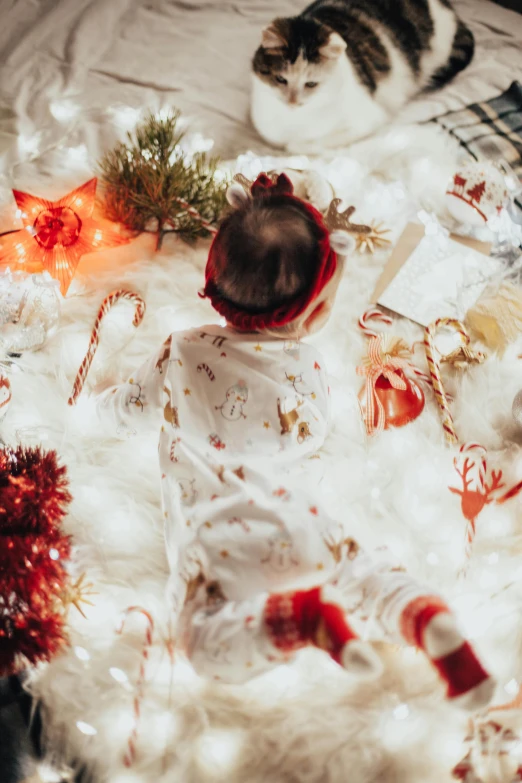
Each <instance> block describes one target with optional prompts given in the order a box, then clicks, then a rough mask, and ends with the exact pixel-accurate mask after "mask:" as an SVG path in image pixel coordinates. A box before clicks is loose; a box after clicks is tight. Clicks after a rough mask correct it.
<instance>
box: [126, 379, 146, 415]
mask: <svg viewBox="0 0 522 783" xmlns="http://www.w3.org/2000/svg"><path fill="white" fill-rule="evenodd" d="M129 383H130V385H131V386H133V387H135V392H134V394H131V395H130V397H129V400H128V404H129V405H135V406H136V408H139V409H140V411H142V410H143V408H144V402H143V397H142V395H143V390H142V388H141V386H140V384H139V383H135V382H134V381H133V379H132V378H131V379H130V380H129Z"/></svg>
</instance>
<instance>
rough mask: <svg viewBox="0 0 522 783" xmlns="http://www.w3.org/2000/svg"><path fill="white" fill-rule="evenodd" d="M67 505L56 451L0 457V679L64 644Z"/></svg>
mask: <svg viewBox="0 0 522 783" xmlns="http://www.w3.org/2000/svg"><path fill="white" fill-rule="evenodd" d="M70 501H71V495H70V494H69V492H68V482H67V478H66V469H65V467H61V466H59V465H58V460H57V455H56V453H55V452H54V451H49V452H42V451H41V450H40V449H39V448H27V449H26V448H23V447H18V448H17V449H15V450H6V451H4V452H0V676H5V675H8V674H12V673H14V672H16V671H19V670H21V669H23V668H25V667H26V666H27V665H28V664H37V663H39V662H41V661H48V660H49V659H50V658H51V657H52V656H53V655H54V654H55V653H56V652H57V651H58V650H59V649H60V648H61V647H62V646H63V644H65V642H66V630H65V616H66V610H65V603H64V598H65V597H66V595H67V588H68V584H69V575H68V572H67V570H66V561H67V560H68V558H69V556H70V549H71V544H70V539H69V536H66V535H64V533H63V532H62V530H61V522H62V519H63V517H64V515H65V509H66V506H67V504H68V503H69V502H70Z"/></svg>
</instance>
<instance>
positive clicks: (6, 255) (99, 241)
mask: <svg viewBox="0 0 522 783" xmlns="http://www.w3.org/2000/svg"><path fill="white" fill-rule="evenodd" d="M96 184H97V178H96V177H93V179H90V180H89V181H88V182H85V184H83V185H80V187H79V188H76V189H75V190H71V192H70V193H67V195H66V196H64V197H63V198H61V199H59V200H58V201H48V200H47V199H44V198H38V196H31V195H30V194H29V193H22V191H20V190H13V195H14V197H15V201H16V203H17V206H18V209H19V210H20V212H21V216H20V217H21V220H22V223H23V225H24V227H23V228H22V229H20V230H19V231H13V232H12V233H10V234H5V235H4V236H0V263H5V264H8V265H10V266H11V265H14V266H17V267H20V266H21V265H26V264H27V265H29V264H31V263H35V262H40V263H41V264H42V266H43V268H44V269H46V270H47V271H48V272H49V274H50V275H51V277H53V278H54V279H55V280H58V282H59V283H60V291H61V292H62V294H63V295H64V296H65V294H66V293H67V290H68V288H69V286H70V284H71V281H72V279H73V277H74V273H75V272H76V268H77V266H78V264H79V262H80V258H81V257H82V256H83V255H85V254H86V253H93V252H94V251H96V250H103V249H104V248H108V247H115V246H117V245H124V244H126V243H127V242H128V241H129V240H128V239H126V238H125V237H123V236H121V235H120V234H119V233H118V231H117V230H116V228H115V227H114V224H113V223H109V221H107V220H103V219H99V218H94V217H93V216H92V213H93V210H94V200H95V196H96Z"/></svg>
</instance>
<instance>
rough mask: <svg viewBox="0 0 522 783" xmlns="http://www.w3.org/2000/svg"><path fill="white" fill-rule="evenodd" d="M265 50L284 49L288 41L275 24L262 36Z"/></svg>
mask: <svg viewBox="0 0 522 783" xmlns="http://www.w3.org/2000/svg"><path fill="white" fill-rule="evenodd" d="M261 46H262V47H263V49H284V47H285V46H286V41H285V39H284V38H283V36H282V35H281V33H280V32H279V31H278V30H277V28H276V26H275V25H274V24H271V25H269V26H268V27H265V29H264V30H263V33H262V35H261Z"/></svg>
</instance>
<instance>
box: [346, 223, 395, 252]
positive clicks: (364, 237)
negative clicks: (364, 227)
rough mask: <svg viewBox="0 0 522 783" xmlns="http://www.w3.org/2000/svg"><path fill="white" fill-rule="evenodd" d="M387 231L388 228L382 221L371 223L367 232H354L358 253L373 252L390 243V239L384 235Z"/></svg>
mask: <svg viewBox="0 0 522 783" xmlns="http://www.w3.org/2000/svg"><path fill="white" fill-rule="evenodd" d="M389 233H390V229H389V228H384V223H377V224H375V223H371V224H370V231H369V232H368V233H360V234H358V233H356V234H355V236H354V238H355V245H356V248H357V250H358V251H359V253H375V251H376V250H378V249H379V248H381V247H386V245H391V240H390V239H388V238H387V237H385V236H384V235H385V234H389Z"/></svg>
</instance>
